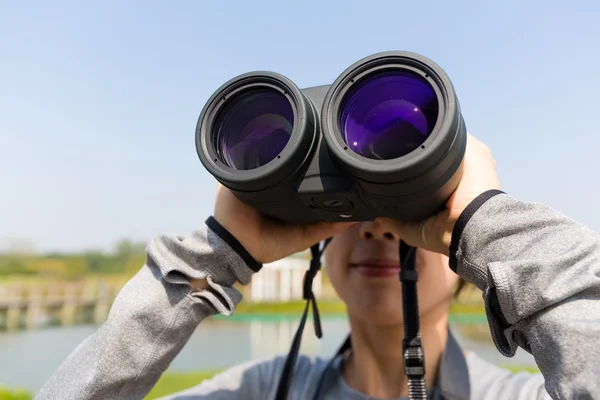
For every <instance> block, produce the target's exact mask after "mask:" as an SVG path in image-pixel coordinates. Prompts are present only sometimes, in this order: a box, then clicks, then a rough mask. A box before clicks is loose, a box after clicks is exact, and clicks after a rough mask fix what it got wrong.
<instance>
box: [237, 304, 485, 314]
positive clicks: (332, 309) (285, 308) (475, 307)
mask: <svg viewBox="0 0 600 400" xmlns="http://www.w3.org/2000/svg"><path fill="white" fill-rule="evenodd" d="M305 306H306V302H304V301H290V302H285V303H252V302H248V301H242V302H240V303H239V304H238V305H237V307H236V310H235V314H236V315H242V314H243V315H270V314H277V315H299V314H302V312H303V311H304V307H305ZM317 306H318V308H319V312H320V313H321V314H324V315H325V314H329V315H331V314H346V306H345V305H344V303H342V302H341V301H339V300H329V301H318V304H317ZM450 313H451V314H456V315H482V316H484V315H485V309H484V307H483V303H482V304H470V303H453V304H452V306H451V308H450Z"/></svg>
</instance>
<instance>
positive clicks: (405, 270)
mask: <svg viewBox="0 0 600 400" xmlns="http://www.w3.org/2000/svg"><path fill="white" fill-rule="evenodd" d="M330 241H331V238H329V239H327V240H326V241H325V243H323V245H322V246H321V244H320V243H318V244H315V245H314V246H312V247H311V249H310V251H311V255H312V259H311V261H310V267H309V268H308V270H307V271H306V273H305V274H304V287H303V298H304V300H306V306H305V307H304V312H303V314H302V318H301V320H300V325H299V326H298V330H297V331H296V334H295V335H294V340H293V341H292V347H291V348H290V352H289V353H288V356H287V358H286V360H285V364H284V366H283V369H282V370H281V376H280V378H279V384H278V387H277V394H276V396H275V399H276V400H287V395H288V392H289V390H290V385H291V383H292V378H293V376H294V369H295V367H296V361H297V360H298V354H299V352H300V345H301V343H302V333H303V332H304V327H305V326H306V320H307V318H308V309H309V307H310V306H311V305H312V310H313V320H314V321H313V322H314V326H315V335H316V336H317V337H318V338H319V339H320V338H321V337H322V336H323V331H322V329H321V319H320V317H319V309H318V308H317V301H316V299H315V295H314V293H313V291H312V283H313V279H314V278H315V276H316V275H317V273H318V272H319V270H320V269H321V256H322V254H323V251H324V250H325V247H327V245H328V244H329V242H330ZM399 251H400V260H401V270H400V281H401V282H402V307H403V312H404V340H403V342H402V347H403V354H404V373H405V374H406V376H407V377H408V393H409V399H411V400H425V399H426V396H427V388H426V384H425V357H424V353H423V344H422V341H421V333H420V324H419V307H418V303H417V280H418V276H419V275H418V273H417V271H416V267H415V264H416V257H415V256H416V249H415V248H414V247H410V246H408V245H407V244H406V243H404V242H402V241H401V242H400V249H399ZM348 348H350V338H349V337H348V338H347V339H346V342H345V343H344V345H343V346H342V348H341V349H340V352H341V351H343V350H346V349H348ZM338 353H339V352H338Z"/></svg>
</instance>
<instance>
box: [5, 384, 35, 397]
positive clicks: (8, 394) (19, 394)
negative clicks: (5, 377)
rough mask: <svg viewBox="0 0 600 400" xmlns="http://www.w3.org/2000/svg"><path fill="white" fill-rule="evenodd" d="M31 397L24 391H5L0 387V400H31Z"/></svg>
mask: <svg viewBox="0 0 600 400" xmlns="http://www.w3.org/2000/svg"><path fill="white" fill-rule="evenodd" d="M31 399H33V395H32V394H31V393H29V392H28V391H26V390H19V389H7V388H5V387H4V386H0V400H31Z"/></svg>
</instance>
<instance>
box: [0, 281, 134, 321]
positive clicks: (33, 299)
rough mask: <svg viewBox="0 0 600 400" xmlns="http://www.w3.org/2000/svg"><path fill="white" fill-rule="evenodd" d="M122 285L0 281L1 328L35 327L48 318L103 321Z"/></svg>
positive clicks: (99, 282)
mask: <svg viewBox="0 0 600 400" xmlns="http://www.w3.org/2000/svg"><path fill="white" fill-rule="evenodd" d="M121 286H122V284H121V283H109V282H104V281H95V282H63V281H58V282H57V281H51V282H48V283H45V284H44V283H38V284H35V285H26V284H16V283H6V284H0V329H5V330H16V329H22V328H26V329H35V328H37V327H39V326H42V325H46V324H47V321H48V320H49V319H54V320H55V323H58V324H60V325H73V324H75V323H78V322H87V323H102V322H103V321H104V320H105V319H106V316H107V314H108V310H109V308H110V305H111V304H112V302H113V300H114V298H115V296H116V294H117V293H118V291H119V290H120V288H121ZM52 317H54V318H52ZM81 319H85V321H80V320H81Z"/></svg>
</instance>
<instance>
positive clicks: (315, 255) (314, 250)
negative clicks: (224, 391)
mask: <svg viewBox="0 0 600 400" xmlns="http://www.w3.org/2000/svg"><path fill="white" fill-rule="evenodd" d="M330 241H331V238H329V239H327V240H326V241H325V242H324V243H323V245H322V246H321V243H317V244H315V245H314V246H312V247H311V248H310V252H311V255H312V258H311V260H310V267H309V268H308V270H307V271H306V273H305V274H304V288H303V294H302V297H303V298H304V300H306V306H305V307H304V313H303V314H302V319H301V320H300V325H299V326H298V330H297V331H296V334H295V335H294V340H293V341H292V347H291V349H290V352H289V353H288V356H287V359H286V360H285V364H284V366H283V369H282V371H281V376H280V378H279V385H278V387H277V395H276V397H275V399H276V400H287V394H288V392H289V390H290V385H291V383H292V378H293V376H294V369H295V367H296V361H297V359H298V353H299V352H300V344H301V343H302V333H303V332H304V326H305V325H306V319H307V317H308V308H309V307H310V305H312V310H313V322H314V325H315V335H316V336H317V337H318V338H319V339H320V338H321V337H322V336H323V331H322V329H321V319H320V317H319V309H318V308H317V301H316V299H315V295H314V293H313V291H312V283H313V279H314V278H315V276H316V275H317V273H318V272H319V270H320V269H321V256H322V254H323V251H324V250H325V247H327V245H328V244H329V242H330Z"/></svg>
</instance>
